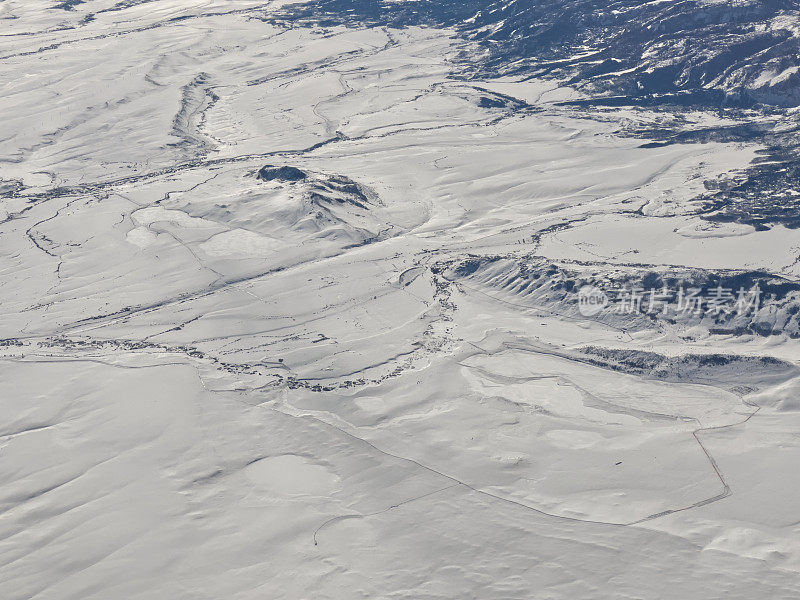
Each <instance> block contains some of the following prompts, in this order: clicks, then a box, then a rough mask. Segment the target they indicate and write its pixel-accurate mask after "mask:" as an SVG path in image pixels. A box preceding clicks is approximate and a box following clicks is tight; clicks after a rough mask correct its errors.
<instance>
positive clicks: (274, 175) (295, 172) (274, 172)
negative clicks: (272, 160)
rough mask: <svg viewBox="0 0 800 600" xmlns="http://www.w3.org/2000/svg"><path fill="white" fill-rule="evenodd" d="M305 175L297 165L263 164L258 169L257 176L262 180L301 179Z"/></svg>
mask: <svg viewBox="0 0 800 600" xmlns="http://www.w3.org/2000/svg"><path fill="white" fill-rule="evenodd" d="M306 177H307V175H306V173H305V171H301V170H300V169H298V168H297V167H286V166H284V167H276V166H274V165H265V166H263V167H261V169H260V170H259V171H258V178H259V179H261V180H262V181H302V180H304V179H305V178H306Z"/></svg>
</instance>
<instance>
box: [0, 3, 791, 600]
mask: <svg viewBox="0 0 800 600" xmlns="http://www.w3.org/2000/svg"><path fill="white" fill-rule="evenodd" d="M51 4H52V3H49V2H43V1H38V0H37V1H31V0H4V1H2V2H0V22H2V24H3V25H2V26H3V30H2V34H0V74H2V80H3V81H4V85H3V88H2V91H0V113H1V114H2V115H3V116H4V118H3V120H2V121H0V140H2V144H1V145H0V180H2V181H0V186H2V185H3V184H4V183H8V185H9V186H12V185H13V186H16V187H17V189H18V191H17V192H14V193H9V194H6V195H5V196H4V197H3V198H2V199H0V217H3V220H2V222H0V272H2V274H3V276H2V278H0V302H2V311H0V400H1V401H0V415H1V416H2V423H3V424H2V431H0V471H1V472H2V475H3V477H2V481H3V484H2V487H1V488H0V494H2V497H0V540H1V541H0V598H3V599H5V600H22V599H33V598H36V599H45V598H48V599H57V600H73V599H74V600H88V599H103V600H106V599H108V598H125V599H166V598H169V599H171V600H201V599H202V600H222V599H226V600H227V599H234V598H235V599H239V600H244V599H253V600H255V599H263V598H271V599H279V598H280V599H284V598H285V599H297V600H299V599H306V598H308V599H311V598H313V599H315V600H319V599H336V600H339V599H341V600H352V599H354V598H369V599H378V598H381V599H383V598H385V599H389V598H391V599H400V598H403V599H409V600H412V599H413V600H420V599H453V600H455V599H459V600H461V599H465V598H481V599H492V600H499V599H504V598H505V599H515V600H517V599H519V600H523V599H526V600H527V599H529V598H542V599H545V598H547V599H551V600H555V599H562V598H563V599H569V600H576V599H587V600H588V599H601V598H603V599H605V598H619V599H622V598H646V599H656V598H658V599H682V600H686V599H698V600H700V599H703V600H705V599H710V598H726V599H734V598H736V599H738V598H741V599H748V600H750V599H753V598H774V599H779V598H780V599H796V598H798V597H799V596H798V594H800V592H798V589H800V587H799V586H800V542H798V540H799V539H800V537H799V536H800V520H799V519H798V516H797V510H796V506H797V501H796V499H797V497H798V495H800V476H798V469H797V468H796V467H795V465H796V464H797V463H798V461H800V438H799V437H798V435H797V431H798V428H800V404H799V403H798V401H797V395H798V393H800V391H799V390H800V388H798V386H800V379H797V374H796V372H795V371H794V370H793V368H794V366H795V365H796V364H797V363H798V361H800V346H798V343H797V341H796V340H795V339H793V338H792V337H790V336H788V335H775V336H766V337H761V336H756V335H745V336H738V337H737V336H718V335H710V334H709V333H708V332H707V331H700V330H699V329H691V328H689V327H688V325H682V324H672V325H670V324H663V323H662V324H654V325H652V326H650V327H645V328H641V327H640V328H638V329H636V330H635V331H634V330H633V329H631V331H628V330H627V329H625V328H620V327H612V326H610V325H607V324H604V323H603V322H599V321H593V320H590V319H583V320H582V319H576V318H572V317H570V318H567V317H565V316H564V314H563V313H562V312H559V311H557V310H553V308H552V307H544V306H543V307H537V306H533V305H531V304H529V303H522V302H520V301H519V299H518V298H517V297H516V296H515V293H514V291H513V290H511V291H509V290H505V291H503V292H502V293H501V292H498V291H497V290H496V289H494V288H492V286H491V285H489V284H487V285H484V286H482V287H481V286H480V285H478V284H473V283H472V282H471V281H469V280H467V279H465V280H464V281H459V280H455V281H454V280H451V279H449V278H448V277H446V276H445V270H446V266H447V265H448V264H450V263H453V262H457V261H462V260H465V259H468V258H470V257H472V258H478V259H480V258H486V257H498V256H500V257H504V258H505V259H508V260H509V261H511V260H526V259H527V258H528V257H531V256H536V257H540V258H543V259H546V260H551V261H555V262H559V263H560V264H570V263H574V262H576V261H577V262H580V263H581V264H595V263H596V264H598V265H602V266H603V267H604V268H606V267H607V268H612V269H613V268H617V267H620V266H624V265H629V264H630V263H636V264H637V265H644V268H650V269H655V270H658V269H660V268H664V267H665V265H666V266H681V267H693V268H704V269H744V268H747V269H761V270H766V271H769V272H773V273H775V274H780V275H782V276H785V277H794V278H796V277H797V276H800V273H798V266H797V265H798V260H797V258H798V254H800V238H798V233H797V230H789V229H785V228H783V227H776V228H773V229H771V230H769V231H756V230H755V229H753V228H752V227H749V226H745V225H736V224H719V225H712V224H710V223H708V222H707V221H703V220H701V219H700V218H699V217H698V216H697V214H696V211H695V207H694V205H693V203H692V199H693V198H694V197H695V196H696V195H697V194H698V193H700V192H701V191H702V182H703V181H704V179H713V178H715V177H717V176H718V175H720V174H722V173H725V172H728V171H731V170H733V169H737V168H743V167H745V166H746V165H747V164H748V163H749V162H750V160H752V159H753V157H754V156H755V152H756V150H758V148H756V147H752V146H746V145H740V144H720V143H708V144H697V145H693V144H680V145H671V146H662V147H650V148H644V147H642V140H641V139H633V138H629V137H623V136H622V135H621V134H620V130H621V128H622V127H623V125H625V124H626V123H628V122H629V121H630V120H631V119H642V120H647V119H649V118H651V115H648V113H647V112H646V111H639V112H635V113H625V112H604V113H603V114H602V116H599V117H598V118H592V116H591V114H587V112H586V111H585V110H584V109H576V108H570V107H567V106H563V105H561V104H559V102H561V101H563V100H566V99H575V98H577V97H578V96H577V95H576V94H575V93H574V92H573V91H572V90H570V89H568V88H565V87H560V86H559V85H558V84H555V83H553V82H552V81H548V82H537V81H527V82H523V81H514V80H509V79H503V80H498V81H488V82H487V81H484V82H465V81H461V80H456V79H455V78H453V77H452V75H451V73H452V68H451V67H452V64H451V61H452V60H453V57H454V56H455V55H456V53H457V52H458V51H460V50H462V49H463V47H462V42H460V41H458V40H457V39H456V38H455V36H454V35H453V33H452V32H450V31H444V30H435V29H416V28H411V29H405V30H391V29H380V28H374V29H357V28H350V29H345V28H314V29H303V28H286V29H281V28H278V27H277V26H274V25H269V24H267V23H265V22H264V21H263V20H260V19H259V18H257V17H259V16H262V15H264V14H265V13H269V11H271V10H274V9H275V8H276V7H277V6H278V5H279V4H281V3H280V2H273V3H264V2H256V1H250V0H236V1H233V0H182V1H180V2H178V1H168V0H158V1H153V2H130V3H120V4H115V3H114V2H112V1H111V0H89V1H87V2H84V3H82V4H76V5H75V6H74V7H73V10H57V9H53V8H52V6H51ZM89 14H92V15H93V18H92V19H88V20H87V19H85V17H86V16H87V15H89ZM776 76H778V74H776ZM492 92H498V93H501V94H506V95H509V96H514V97H517V98H520V99H522V100H525V101H526V102H529V103H530V104H531V106H532V107H533V109H535V110H528V111H506V110H503V109H495V108H486V107H483V106H482V105H481V103H480V99H481V98H482V97H484V96H486V94H491V93H492ZM265 165H275V166H291V167H295V168H298V169H301V170H302V171H303V172H304V173H306V178H305V179H304V180H301V181H296V182H288V181H279V180H273V181H263V180H260V179H259V178H258V177H257V173H258V171H259V169H261V168H262V167H264V166H265ZM344 178H346V179H344ZM342 182H345V183H342ZM347 182H351V183H353V184H355V185H356V186H357V190H358V191H355V190H356V188H355V187H353V186H351V185H350V184H349V183H347ZM0 189H3V188H2V187H0ZM320 190H322V191H320ZM315 194H321V195H322V197H318V196H315ZM358 194H363V197H362V196H359V195H358ZM640 208H641V210H637V209H640ZM587 268H594V267H591V266H590V267H587ZM586 346H593V347H605V348H613V349H616V350H623V351H639V352H650V353H656V354H660V355H663V356H667V357H675V356H683V355H687V354H693V355H705V354H720V355H736V356H743V357H751V358H759V357H769V358H776V359H780V360H781V361H784V363H785V364H788V365H789V366H787V367H786V368H783V369H782V370H776V371H775V372H774V373H773V372H772V371H768V370H766V368H765V370H754V371H752V372H750V371H748V372H744V373H740V374H739V375H738V376H734V375H735V374H734V375H730V376H728V375H725V376H722V375H720V376H719V377H712V378H710V379H708V378H706V379H698V378H693V377H692V376H691V375H689V374H686V373H683V372H680V371H677V372H676V373H674V375H675V376H674V377H667V378H664V377H658V376H656V375H655V374H651V373H648V372H626V371H625V370H624V369H612V368H609V367H608V366H607V365H603V364H599V363H596V362H591V361H587V360H585V359H582V358H580V356H581V355H580V351H581V349H583V348H585V347H586ZM725 373H729V371H725ZM726 377H728V379H726Z"/></svg>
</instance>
